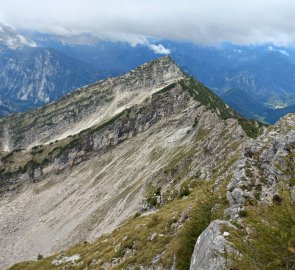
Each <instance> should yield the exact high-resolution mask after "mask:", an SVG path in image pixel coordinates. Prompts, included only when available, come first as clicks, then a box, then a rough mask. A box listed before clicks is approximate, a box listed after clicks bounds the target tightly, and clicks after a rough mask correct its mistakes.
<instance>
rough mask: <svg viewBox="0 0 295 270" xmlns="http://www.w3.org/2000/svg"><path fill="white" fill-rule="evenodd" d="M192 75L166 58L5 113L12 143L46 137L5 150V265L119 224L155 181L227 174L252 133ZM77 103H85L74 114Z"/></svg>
mask: <svg viewBox="0 0 295 270" xmlns="http://www.w3.org/2000/svg"><path fill="white" fill-rule="evenodd" d="M128 80H130V84H129V85H128V84H127V81H128ZM189 80H190V79H188V78H185V75H184V74H182V73H181V71H180V70H179V69H178V67H177V66H176V65H175V64H174V62H173V61H171V59H169V58H162V59H160V60H156V61H154V62H151V63H147V64H145V65H143V66H141V67H139V68H137V69H136V70H134V71H133V72H131V73H129V74H127V75H125V76H123V77H119V78H114V79H109V80H106V81H102V82H98V83H97V84H94V85H92V86H89V87H86V88H85V89H80V90H78V91H77V92H75V93H73V94H70V95H68V96H66V97H65V98H63V99H62V100H60V101H59V102H57V103H54V104H51V105H49V106H46V107H44V108H41V109H38V110H34V111H31V112H29V113H27V114H22V115H15V116H12V117H9V118H5V119H4V120H3V121H2V128H3V129H2V130H3V131H2V142H3V141H4V143H2V145H5V143H8V144H9V148H10V149H13V148H15V147H24V148H25V147H27V146H29V145H34V144H36V142H40V141H44V142H46V143H45V144H43V145H39V146H36V147H33V148H30V147H27V148H26V149H24V150H15V151H13V152H10V153H7V152H6V153H2V154H1V155H2V156H1V157H2V158H1V163H0V170H2V171H1V172H2V173H1V175H0V183H1V186H0V188H1V197H0V212H1V213H2V215H1V218H0V228H1V230H0V253H1V255H2V256H4V257H5V258H6V261H5V262H1V263H2V265H0V267H4V266H7V265H10V264H12V263H15V262H17V261H22V260H27V259H33V258H35V256H36V255H37V254H38V253H41V254H43V255H48V254H51V253H53V252H55V251H58V250H61V249H63V248H65V247H68V246H69V245H72V244H74V243H78V242H82V241H84V240H92V239H94V238H95V237H97V236H99V235H101V234H102V233H105V232H109V231H111V230H113V229H114V228H116V227H117V226H118V225H120V223H121V222H122V221H124V220H126V218H128V217H130V215H132V214H133V213H134V212H135V211H137V209H138V208H139V207H140V201H141V200H142V199H143V193H144V190H145V187H146V186H147V185H148V184H150V183H153V184H157V185H159V186H161V187H162V188H163V189H167V188H169V185H171V183H178V182H179V184H180V183H181V179H188V178H193V177H196V176H198V178H201V179H209V178H211V177H213V176H214V177H217V175H218V177H219V179H221V180H222V178H224V177H227V173H228V171H229V170H230V168H231V167H232V165H233V164H234V162H235V161H236V160H237V159H238V158H239V153H240V152H241V151H242V149H243V146H244V144H245V143H246V142H247V141H248V140H249V138H248V137H247V136H246V134H245V132H244V130H243V129H242V127H241V126H240V125H239V121H238V120H237V119H235V118H228V119H223V118H222V117H221V116H220V111H222V110H228V112H227V113H228V115H232V114H233V112H232V111H231V110H230V109H229V108H228V109H227V107H226V106H225V105H224V104H222V106H221V107H220V108H219V109H218V108H215V107H214V106H213V105H212V104H211V103H210V104H211V105H212V106H210V107H209V106H207V105H206V103H205V101H204V95H205V97H207V99H208V100H209V101H214V97H213V96H210V95H209V92H206V91H209V90H206V89H205V87H204V86H202V85H201V84H196V85H195V86H194V87H195V88H187V87H186V85H189ZM106 93H108V94H106ZM201 93H203V96H202V95H201ZM104 95H105V97H104V98H103V96H104ZM107 95H109V100H106V99H107ZM208 97H210V98H208ZM201 98H203V99H201ZM215 101H216V104H219V103H218V102H219V100H215ZM215 101H214V102H215ZM204 104H205V105H204ZM70 108H71V109H72V110H77V113H75V114H73V115H72V114H69V115H68V116H67V117H66V116H65V112H69V111H71V109H70ZM223 113H224V111H223ZM21 119H22V120H23V122H21ZM53 119H55V120H54V121H53ZM16 123H18V124H16ZM48 123H51V124H50V125H48ZM18 125H19V126H21V127H22V128H23V133H20V136H22V137H19V134H18V133H16V130H17V128H18ZM49 126H51V127H52V129H51V128H49ZM40 130H42V131H40ZM70 134H73V135H71V136H68V135H70ZM17 138H18V139H17ZM55 138H60V140H59V141H54V142H51V143H49V142H50V141H53V140H54V139H55ZM6 145H7V144H6ZM3 170H4V171H3Z"/></svg>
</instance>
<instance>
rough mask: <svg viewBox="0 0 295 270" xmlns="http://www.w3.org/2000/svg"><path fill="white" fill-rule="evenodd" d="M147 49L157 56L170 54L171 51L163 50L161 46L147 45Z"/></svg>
mask: <svg viewBox="0 0 295 270" xmlns="http://www.w3.org/2000/svg"><path fill="white" fill-rule="evenodd" d="M148 47H149V48H150V49H151V50H152V51H154V52H155V53H157V54H170V53H171V51H170V50H169V49H167V48H165V47H164V46H163V45H162V44H159V45H155V44H149V45H148Z"/></svg>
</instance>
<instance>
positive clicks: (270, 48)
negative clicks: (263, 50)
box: [267, 46, 290, 56]
mask: <svg viewBox="0 0 295 270" xmlns="http://www.w3.org/2000/svg"><path fill="white" fill-rule="evenodd" d="M267 49H268V50H269V51H274V52H279V53H281V54H283V55H286V56H290V54H289V53H288V52H287V51H286V50H282V49H277V48H274V47H273V46H268V47H267Z"/></svg>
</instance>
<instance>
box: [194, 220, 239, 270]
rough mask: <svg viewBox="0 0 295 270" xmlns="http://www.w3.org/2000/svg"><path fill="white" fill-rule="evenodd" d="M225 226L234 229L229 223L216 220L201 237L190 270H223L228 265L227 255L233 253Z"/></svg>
mask: <svg viewBox="0 0 295 270" xmlns="http://www.w3.org/2000/svg"><path fill="white" fill-rule="evenodd" d="M223 226H228V227H234V226H233V225H232V224H231V223H229V222H228V221H222V220H215V221H213V222H211V224H210V225H209V226H208V227H207V229H206V230H205V231H204V232H203V233H202V234H201V235H200V236H199V238H198V240H197V243H196V245H195V249H194V252H193V255H192V259H191V265H190V270H221V269H224V267H226V265H227V258H226V255H227V253H228V252H230V251H232V248H231V247H230V246H229V245H228V242H227V240H226V236H228V232H222V231H221V229H222V227H223Z"/></svg>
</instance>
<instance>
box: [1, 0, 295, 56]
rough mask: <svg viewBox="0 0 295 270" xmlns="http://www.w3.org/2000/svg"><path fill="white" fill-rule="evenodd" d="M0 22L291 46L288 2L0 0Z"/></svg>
mask: <svg viewBox="0 0 295 270" xmlns="http://www.w3.org/2000/svg"><path fill="white" fill-rule="evenodd" d="M0 21H4V22H6V23H9V24H11V25H13V26H15V27H18V28H26V29H28V28H30V29H35V30H39V31H43V32H50V33H55V34H61V35H75V34H81V33H84V32H86V33H92V34H94V35H96V36H106V37H108V38H112V39H117V40H118V39H122V40H123V41H126V40H128V42H131V43H133V44H138V43H139V42H142V41H140V39H142V37H159V38H169V39H182V40H190V41H195V42H198V43H203V44H214V43H218V42H223V41H230V42H234V43H241V44H249V43H275V44H278V45H290V44H294V43H295V28H294V24H295V1H294V0H280V1H278V0H239V1H236V0H222V1H221V0H206V1H204V0H50V1H49V0H9V1H7V0H0ZM160 51H162V52H165V50H163V49H162V48H160V50H159V52H160Z"/></svg>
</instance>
